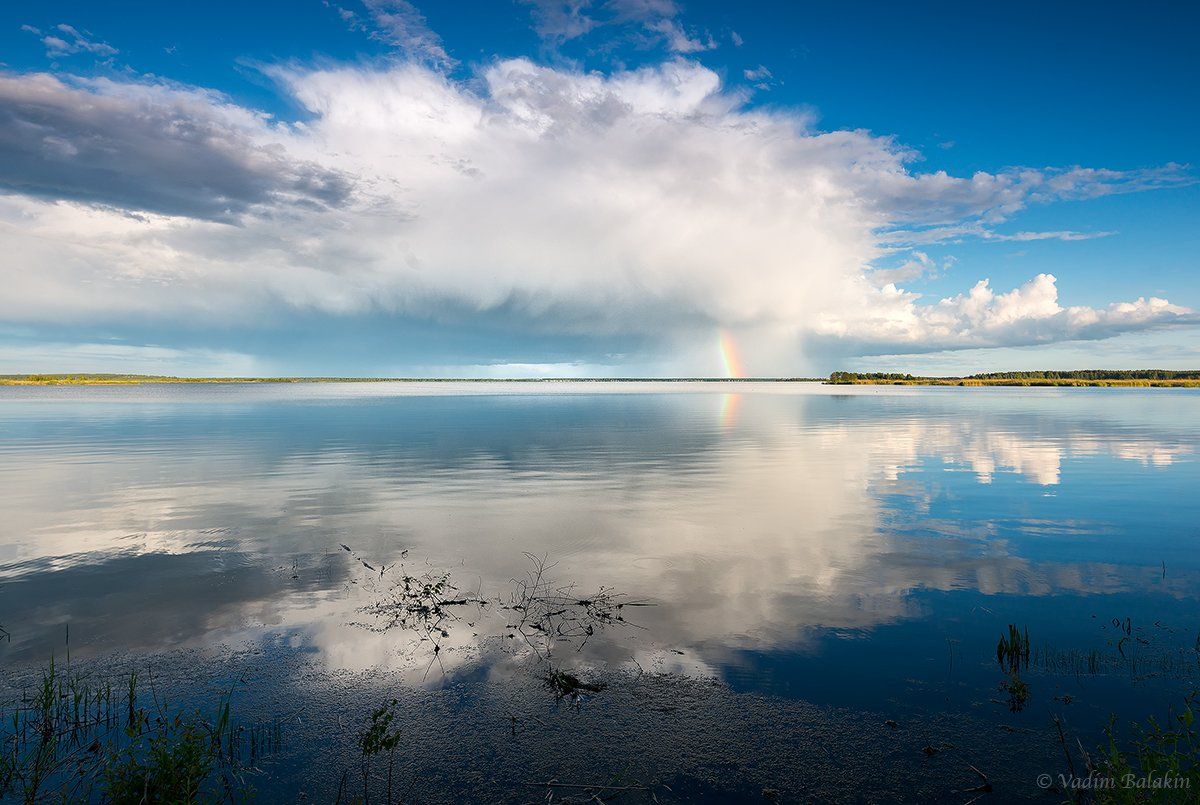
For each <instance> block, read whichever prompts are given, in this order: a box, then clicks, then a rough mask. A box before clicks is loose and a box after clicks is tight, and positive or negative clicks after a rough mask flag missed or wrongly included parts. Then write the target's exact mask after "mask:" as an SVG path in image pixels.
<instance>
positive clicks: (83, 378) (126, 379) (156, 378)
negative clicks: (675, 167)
mask: <svg viewBox="0 0 1200 805" xmlns="http://www.w3.org/2000/svg"><path fill="white" fill-rule="evenodd" d="M823 382H825V378H822V377H738V378H721V377H533V378H530V377H511V378H503V377H486V378H474V377H173V376H170V375H116V374H66V375H48V374H38V375H0V386H131V385H141V384H155V383H158V384H166V383H823Z"/></svg>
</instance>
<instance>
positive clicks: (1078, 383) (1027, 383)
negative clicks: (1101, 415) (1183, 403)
mask: <svg viewBox="0 0 1200 805" xmlns="http://www.w3.org/2000/svg"><path fill="white" fill-rule="evenodd" d="M824 382H825V384H826V385H830V386H961V387H966V388H978V387H983V386H1021V387H1038V386H1048V387H1059V388H1090V387H1095V388H1183V389H1192V388H1200V379H1197V380H1191V379H1188V380H1121V379H1114V380H1077V379H1037V380H1018V379H1014V378H1005V379H995V380H981V379H978V378H958V377H924V378H919V379H914V380H850V381H842V382H836V383H835V382H831V381H829V380H826V381H824Z"/></svg>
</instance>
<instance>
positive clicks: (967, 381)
mask: <svg viewBox="0 0 1200 805" xmlns="http://www.w3.org/2000/svg"><path fill="white" fill-rule="evenodd" d="M822 382H823V383H827V384H829V385H834V386H853V385H860V386H861V385H875V386H1118V387H1120V386H1125V387H1146V388H1149V387H1174V388H1200V370H1188V371H1175V370H1170V369H1082V370H1073V371H1043V370H1036V371H1022V372H985V373H981V374H974V375H964V376H962V377H926V376H922V375H912V374H907V373H893V372H834V373H832V374H831V375H830V376H829V378H828V379H825V378H819V377H737V378H721V377H532V378H531V377H523V378H522V377H511V378H471V377H175V376H173V375H131V374H32V375H0V386H127V385H142V384H146V385H150V384H170V383H822Z"/></svg>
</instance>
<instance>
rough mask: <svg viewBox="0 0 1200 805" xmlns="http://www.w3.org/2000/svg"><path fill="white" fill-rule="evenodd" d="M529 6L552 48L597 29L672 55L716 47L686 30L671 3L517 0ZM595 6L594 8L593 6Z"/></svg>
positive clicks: (537, 27)
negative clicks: (658, 47) (657, 48)
mask: <svg viewBox="0 0 1200 805" xmlns="http://www.w3.org/2000/svg"><path fill="white" fill-rule="evenodd" d="M520 2H521V3H523V4H524V5H527V6H529V7H530V10H531V13H532V16H533V22H534V30H535V31H536V32H537V34H538V36H540V37H541V38H542V39H544V40H546V41H547V42H549V43H550V44H552V45H555V46H557V45H562V44H563V43H565V42H569V41H571V40H572V39H578V38H580V37H582V36H585V35H587V34H589V33H591V32H593V31H596V30H604V31H606V32H608V33H609V35H610V36H612V37H615V38H616V39H617V40H621V39H628V40H630V41H632V42H633V43H634V44H639V45H642V46H661V47H663V48H665V49H666V50H667V51H669V52H671V53H699V52H701V51H705V50H712V49H714V48H715V47H717V43H716V41H715V40H714V39H713V38H712V36H710V35H709V34H707V33H701V32H697V31H695V30H693V29H691V28H689V27H686V26H685V25H684V24H683V23H682V22H680V20H679V18H680V16H681V11H682V9H680V7H679V4H678V3H676V2H675V1H674V0H607V2H604V3H602V4H598V5H596V4H593V2H592V0H520ZM594 6H595V7H594Z"/></svg>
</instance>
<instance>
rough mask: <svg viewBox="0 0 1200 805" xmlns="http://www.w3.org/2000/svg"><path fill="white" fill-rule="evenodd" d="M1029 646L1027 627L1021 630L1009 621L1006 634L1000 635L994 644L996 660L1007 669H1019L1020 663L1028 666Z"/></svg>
mask: <svg viewBox="0 0 1200 805" xmlns="http://www.w3.org/2000/svg"><path fill="white" fill-rule="evenodd" d="M1029 647H1030V644H1029V627H1028V626H1026V627H1025V631H1024V632H1022V631H1020V630H1018V629H1017V627H1016V625H1015V624H1012V623H1010V624H1009V625H1008V634H1007V635H1000V642H999V643H997V644H996V662H998V663H1000V665H1001V667H1003V668H1005V669H1007V670H1009V671H1013V670H1020V668H1021V665H1022V664H1024V665H1025V666H1026V667H1028V665H1029Z"/></svg>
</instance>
